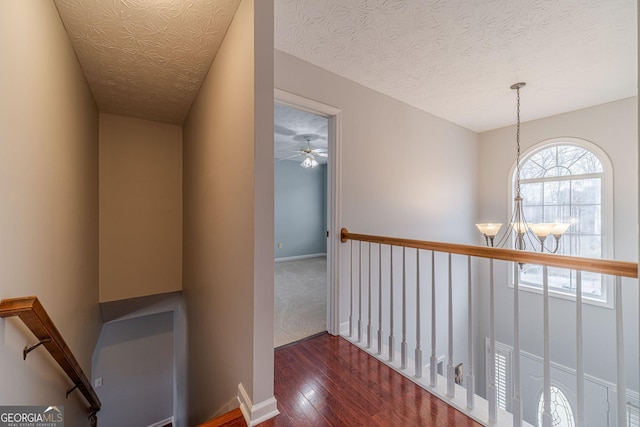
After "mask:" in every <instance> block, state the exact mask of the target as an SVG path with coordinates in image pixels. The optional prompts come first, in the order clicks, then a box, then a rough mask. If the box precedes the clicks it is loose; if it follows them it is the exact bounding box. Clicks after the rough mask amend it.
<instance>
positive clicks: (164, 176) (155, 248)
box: [100, 113, 182, 302]
mask: <svg viewBox="0 0 640 427" xmlns="http://www.w3.org/2000/svg"><path fill="white" fill-rule="evenodd" d="M181 289H182V128H181V127H180V126H176V125H169V124H164V123H157V122H152V121H148V120H142V119H135V118H130V117H124V116H118V115H113V114H105V113H100V302H107V301H114V300H120V299H125V298H134V297H140V296H145V295H154V294H160V293H165V292H173V291H179V290H181Z"/></svg>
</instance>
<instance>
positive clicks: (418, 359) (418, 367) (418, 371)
mask: <svg viewBox="0 0 640 427" xmlns="http://www.w3.org/2000/svg"><path fill="white" fill-rule="evenodd" d="M415 359H416V378H421V377H422V349H421V348H420V249H416V356H415Z"/></svg>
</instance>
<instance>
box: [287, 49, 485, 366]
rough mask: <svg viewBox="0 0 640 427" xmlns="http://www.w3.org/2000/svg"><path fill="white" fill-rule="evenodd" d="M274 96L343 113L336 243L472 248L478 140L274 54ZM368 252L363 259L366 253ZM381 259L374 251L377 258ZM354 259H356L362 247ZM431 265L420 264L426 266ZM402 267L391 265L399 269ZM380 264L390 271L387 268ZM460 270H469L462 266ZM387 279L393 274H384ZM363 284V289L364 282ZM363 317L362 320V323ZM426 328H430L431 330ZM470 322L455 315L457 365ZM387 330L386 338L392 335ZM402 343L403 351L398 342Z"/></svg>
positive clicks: (441, 346) (343, 300)
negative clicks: (409, 241)
mask: <svg viewBox="0 0 640 427" xmlns="http://www.w3.org/2000/svg"><path fill="white" fill-rule="evenodd" d="M275 86H276V87H277V88H278V89H282V90H284V91H287V92H291V93H294V94H297V95H300V96H304V97H306V98H309V99H312V100H315V101H318V102H322V103H324V104H327V105H331V106H333V107H335V108H339V109H340V110H341V111H342V129H341V130H340V131H341V135H342V139H341V146H340V147H337V151H338V152H339V153H341V159H342V163H341V165H340V172H341V179H340V182H338V185H339V190H340V192H341V197H340V200H339V201H338V203H339V204H340V205H341V216H340V218H339V219H338V221H337V224H335V226H336V227H337V228H338V229H337V230H334V233H333V237H332V238H334V239H339V229H340V227H346V228H348V229H349V230H350V231H352V232H354V233H370V234H378V235H388V236H398V237H407V238H415V239H424V240H436V241H447V242H464V243H468V242H470V241H472V240H473V239H474V236H475V233H476V231H475V227H474V219H475V216H476V215H475V212H476V196H475V192H476V191H477V190H476V184H475V181H476V177H477V168H478V166H479V163H477V161H476V157H477V155H478V135H477V134H476V133H474V132H472V131H470V130H468V129H464V128H462V127H460V126H457V125H455V124H453V123H451V122H448V121H446V120H443V119H441V118H438V117H436V116H434V115H432V114H429V113H426V112H424V111H421V110H418V109H416V108H413V107H410V106H408V105H407V104H404V103H402V102H400V101H398V100H395V99H392V98H390V97H388V96H386V95H383V94H381V93H379V92H376V91H374V90H371V89H368V88H365V87H363V86H361V85H359V84H356V83H354V82H353V81H350V80H347V79H345V78H343V77H340V76H338V75H336V74H333V73H330V72H328V71H326V70H324V69H321V68H319V67H316V66H314V65H312V64H310V63H308V62H305V61H302V60H300V59H298V58H295V57H293V56H291V55H288V54H286V53H284V52H281V51H278V50H276V51H275ZM363 248H364V249H363V256H364V257H366V256H367V252H366V250H367V246H366V245H363ZM349 249H350V244H348V243H347V244H339V251H340V253H339V255H338V257H339V262H340V275H341V277H340V292H341V294H340V321H341V322H342V323H343V324H344V322H346V321H347V320H348V316H349V303H348V302H349V265H350V259H349V256H350V254H349ZM376 250H377V249H376V248H374V253H376V252H375V251H376ZM388 252H389V251H388V248H384V250H383V253H384V254H385V257H386V256H388ZM354 253H355V256H356V257H357V256H358V253H357V244H356V245H354ZM408 256H409V261H408V264H407V265H408V266H407V282H408V283H414V281H415V267H414V268H411V267H410V265H411V262H413V260H414V259H415V255H412V254H409V255H408ZM426 258H427V257H426V256H423V257H422V260H421V262H425V259H426ZM398 259H399V258H398V257H397V256H396V257H394V262H397V260H398ZM383 262H385V263H386V264H385V266H388V262H389V260H388V259H385V260H383ZM436 262H437V263H438V264H439V268H440V270H439V271H446V264H445V262H446V260H445V259H440V258H439V259H438V260H437V261H436ZM460 268H461V269H464V268H465V266H464V263H462V266H461V267H460ZM401 271H402V270H401V268H399V267H397V268H395V269H394V273H395V274H399V273H401ZM461 271H464V270H461ZM374 274H376V275H377V272H374ZM383 274H388V270H385V271H383ZM460 277H461V278H462V275H460ZM400 279H401V278H400ZM362 280H363V283H367V280H368V278H367V277H366V275H363V277H362ZM423 280H424V279H423ZM401 283H402V280H395V281H394V286H396V287H398V288H397V289H396V290H395V292H396V295H399V293H398V292H400V288H399V286H400V284H401ZM440 284H441V286H443V288H442V289H439V290H438V295H437V298H438V301H437V304H439V305H443V306H446V296H447V294H446V289H445V287H446V281H442V282H440ZM414 289H415V288H414V287H410V289H409V290H408V292H407V298H408V300H409V301H415V290H414ZM466 294H467V291H466V287H464V286H460V287H457V288H456V289H455V292H454V298H455V299H456V300H462V301H465V300H466ZM364 297H365V298H366V295H364ZM372 297H373V298H372V304H373V305H374V306H376V304H377V295H372ZM421 298H423V300H422V301H423V304H429V302H428V301H429V300H428V298H429V297H428V295H424V293H423V294H422V296H421ZM394 301H395V302H396V304H398V305H397V306H396V313H400V309H399V307H400V304H401V298H396V299H395V300H394ZM409 305H410V308H409V310H413V308H412V307H413V306H414V305H413V304H409ZM387 306H388V304H387ZM356 310H357V307H356ZM385 310H387V308H386V307H385ZM364 316H365V318H366V313H365V314H364ZM385 316H387V315H386V313H385ZM385 318H386V319H388V316H387V317H385ZM429 320H430V319H425V323H426V322H427V321H429ZM446 321H447V317H446V313H445V312H444V310H439V311H438V323H439V325H446ZM466 321H467V315H466V311H465V310H456V311H455V312H454V324H455V328H456V329H457V332H456V333H455V345H454V360H455V361H456V362H458V361H463V362H464V361H466V353H467V350H466V349H467V345H466V332H465V331H466V329H465V328H466ZM413 323H415V322H413ZM395 327H396V331H395V335H396V336H401V332H400V322H396V324H395ZM413 327H414V325H412V324H409V325H408V332H407V333H408V336H409V337H413V336H415V333H414V331H413V330H412V328H413ZM384 328H385V334H388V325H384ZM458 329H459V330H458ZM428 331H429V327H428V324H425V325H424V328H423V337H422V340H423V342H429V341H428V338H429V335H428ZM396 342H397V345H398V351H399V348H400V340H397V341H396ZM410 346H411V344H410ZM446 349H447V346H446V329H445V328H441V332H440V334H439V336H438V354H439V355H441V354H444V353H445V352H446Z"/></svg>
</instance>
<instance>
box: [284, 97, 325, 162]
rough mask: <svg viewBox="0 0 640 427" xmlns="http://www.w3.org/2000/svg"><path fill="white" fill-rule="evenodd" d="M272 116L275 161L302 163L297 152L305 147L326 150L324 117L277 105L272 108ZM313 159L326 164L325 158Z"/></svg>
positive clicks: (301, 158) (301, 157)
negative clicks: (285, 160) (284, 160)
mask: <svg viewBox="0 0 640 427" xmlns="http://www.w3.org/2000/svg"><path fill="white" fill-rule="evenodd" d="M273 116H274V123H275V126H274V140H275V150H274V157H275V158H276V159H290V160H294V161H297V162H302V160H304V156H303V155H300V151H299V150H301V149H303V148H307V147H309V148H311V149H314V150H315V149H318V148H320V149H325V150H326V149H327V145H328V144H327V142H328V140H327V137H328V134H329V119H327V118H326V117H322V116H318V115H316V114H313V113H308V112H306V111H301V110H297V109H294V108H289V107H286V106H284V105H278V104H276V106H275V107H274V114H273ZM307 139H309V143H308V144H307V141H306V140H307ZM315 159H316V160H317V161H318V163H320V164H326V163H327V159H326V158H323V157H320V156H316V157H315Z"/></svg>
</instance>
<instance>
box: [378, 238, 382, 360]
mask: <svg viewBox="0 0 640 427" xmlns="http://www.w3.org/2000/svg"><path fill="white" fill-rule="evenodd" d="M378 354H382V244H378Z"/></svg>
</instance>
